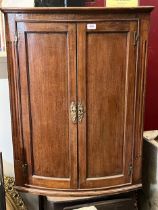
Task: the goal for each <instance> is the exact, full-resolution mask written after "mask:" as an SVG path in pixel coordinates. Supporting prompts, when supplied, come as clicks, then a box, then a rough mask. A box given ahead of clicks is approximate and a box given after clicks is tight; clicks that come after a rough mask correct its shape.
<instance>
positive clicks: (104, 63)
mask: <svg viewBox="0 0 158 210" xmlns="http://www.w3.org/2000/svg"><path fill="white" fill-rule="evenodd" d="M152 9H153V8H152V7H137V8H29V9H28V8H23V9H17V8H3V9H2V12H3V13H4V15H5V23H6V41H7V53H8V63H9V70H8V72H9V84H10V99H11V112H12V132H13V146H14V160H15V162H14V163H15V176H16V186H17V189H19V190H23V191H28V192H33V193H37V194H43V195H52V196H78V197H79V196H81V197H85V196H95V195H103V194H105V195H106V194H115V193H119V192H127V191H130V190H136V189H138V188H141V162H142V131H143V111H144V95H145V81H146V58H147V45H148V30H149V14H150V12H151V10H152Z"/></svg>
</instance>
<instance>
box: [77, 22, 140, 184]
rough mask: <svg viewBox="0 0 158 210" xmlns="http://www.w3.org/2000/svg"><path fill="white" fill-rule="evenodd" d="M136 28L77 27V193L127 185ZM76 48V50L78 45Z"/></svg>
mask: <svg viewBox="0 0 158 210" xmlns="http://www.w3.org/2000/svg"><path fill="white" fill-rule="evenodd" d="M135 31H137V22H135V21H133V22H127V21H126V22H123V21H122V22H121V21H120V22H115V24H114V23H113V22H108V21H107V22H105V23H97V24H96V29H94V30H92V29H88V27H87V25H86V24H79V25H78V61H79V62H78V72H79V73H78V74H79V77H78V101H79V102H81V103H82V104H83V105H84V107H85V112H86V113H85V117H84V119H83V121H82V122H81V123H79V124H78V131H79V173H80V177H79V179H80V187H81V188H91V187H94V188H98V187H112V186H117V185H127V184H131V178H132V177H131V173H130V172H129V170H130V167H131V166H132V161H133V160H132V157H133V156H132V155H133V154H132V149H133V142H134V141H133V129H134V112H135V86H136V56H135V54H136V47H135V46H134V39H133V37H134V32H135ZM81 43H82V44H81Z"/></svg>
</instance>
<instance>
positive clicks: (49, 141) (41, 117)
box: [17, 22, 77, 189]
mask: <svg viewBox="0 0 158 210" xmlns="http://www.w3.org/2000/svg"><path fill="white" fill-rule="evenodd" d="M17 32H18V35H19V41H18V45H17V54H18V63H19V70H18V71H19V72H18V73H19V91H20V100H21V107H20V109H21V120H22V133H23V144H24V159H25V162H26V163H27V165H28V171H27V174H25V175H26V176H27V181H26V184H27V185H35V186H37V187H38V186H40V187H45V188H61V189H67V188H76V187H77V126H76V124H73V123H72V122H71V119H70V116H69V107H70V104H71V102H72V101H74V102H76V25H75V24H63V23H40V22H38V23H35V22H30V23H29V22H18V23H17Z"/></svg>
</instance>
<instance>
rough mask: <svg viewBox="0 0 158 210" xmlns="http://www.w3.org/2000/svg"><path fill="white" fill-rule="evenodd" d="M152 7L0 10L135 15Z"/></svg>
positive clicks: (8, 11) (4, 9) (10, 11)
mask: <svg viewBox="0 0 158 210" xmlns="http://www.w3.org/2000/svg"><path fill="white" fill-rule="evenodd" d="M153 8H154V7H153V6H141V7H125V8H119V7H118V8H116V7H111V8H110V7H32V8H16V7H15V8H0V10H1V11H2V12H3V13H58V12H61V13H70V12H71V13H78V12H105V13H113V12H114V13H135V12H151V11H152V10H153Z"/></svg>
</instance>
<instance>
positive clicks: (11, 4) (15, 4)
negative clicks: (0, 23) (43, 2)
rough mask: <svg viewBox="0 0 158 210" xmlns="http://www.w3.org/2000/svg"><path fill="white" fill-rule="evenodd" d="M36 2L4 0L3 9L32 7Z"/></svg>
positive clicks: (31, 0)
mask: <svg viewBox="0 0 158 210" xmlns="http://www.w3.org/2000/svg"><path fill="white" fill-rule="evenodd" d="M33 5H34V0H3V1H2V6H3V7H32V6H33Z"/></svg>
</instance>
